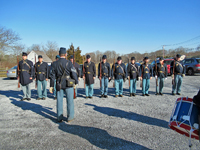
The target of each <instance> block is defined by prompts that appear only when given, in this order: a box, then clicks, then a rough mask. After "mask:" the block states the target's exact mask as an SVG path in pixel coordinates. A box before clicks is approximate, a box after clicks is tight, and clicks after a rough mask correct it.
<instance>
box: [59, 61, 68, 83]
mask: <svg viewBox="0 0 200 150" xmlns="http://www.w3.org/2000/svg"><path fill="white" fill-rule="evenodd" d="M67 66H68V62H67V63H66V68H67ZM60 67H61V69H62V70H63V74H62V76H61V80H62V79H63V78H64V76H65V74H66V68H64V67H63V66H62V64H61V63H60Z"/></svg>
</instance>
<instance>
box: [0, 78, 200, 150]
mask: <svg viewBox="0 0 200 150" xmlns="http://www.w3.org/2000/svg"><path fill="white" fill-rule="evenodd" d="M0 83H1V84H0V101H1V103H0V149H125V150H137V149H141V150H145V149H158V150H161V149H164V150H172V149H180V150H185V149H189V147H188V138H187V137H185V136H183V135H180V134H178V133H176V132H174V131H172V130H171V129H169V127H168V121H169V118H170V116H171V112H172V109H173V107H174V104H175V101H176V99H177V98H178V97H180V96H172V95H171V78H170V77H169V78H168V79H167V80H166V81H165V88H164V94H165V95H164V96H155V95H154V94H155V79H152V80H151V83H150V94H151V96H150V97H142V96H141V88H140V87H139V83H138V85H137V89H138V90H137V93H138V94H137V96H136V97H129V92H128V91H129V90H128V81H127V82H126V83H125V84H124V95H125V96H124V97H123V98H115V97H114V88H113V87H112V84H113V83H109V98H108V99H105V98H103V99H101V98H100V97H99V96H100V95H99V92H100V91H99V80H96V81H95V85H94V88H95V89H94V97H93V99H85V98H84V96H85V94H84V89H83V81H81V82H80V83H79V87H78V88H79V89H78V98H77V99H75V100H74V101H75V120H74V121H73V122H71V123H67V122H66V121H65V122H62V123H56V100H54V99H53V95H52V94H50V93H49V92H48V98H47V99H46V100H40V101H37V100H36V98H37V92H36V89H35V88H34V83H32V84H31V87H32V100H31V101H23V102H22V101H20V99H21V98H22V91H21V90H20V89H18V88H17V80H9V79H7V78H0ZM48 87H49V84H48ZM199 87H200V75H195V76H186V77H185V78H184V80H183V85H182V92H181V94H182V95H181V96H188V97H190V98H192V97H193V96H194V95H195V94H196V93H197V92H198V90H199ZM65 104H66V101H64V106H65V108H66V105H65ZM64 110H65V109H64ZM64 112H65V116H66V110H65V111H64ZM192 144H193V147H192V149H196V150H199V149H200V144H199V142H198V141H197V140H192Z"/></svg>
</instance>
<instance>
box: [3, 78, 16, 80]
mask: <svg viewBox="0 0 200 150" xmlns="http://www.w3.org/2000/svg"><path fill="white" fill-rule="evenodd" d="M3 80H17V78H3Z"/></svg>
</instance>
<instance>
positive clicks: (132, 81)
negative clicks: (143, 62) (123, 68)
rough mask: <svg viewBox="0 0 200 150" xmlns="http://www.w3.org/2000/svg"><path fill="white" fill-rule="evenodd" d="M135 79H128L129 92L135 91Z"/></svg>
mask: <svg viewBox="0 0 200 150" xmlns="http://www.w3.org/2000/svg"><path fill="white" fill-rule="evenodd" d="M136 82H137V81H136V79H130V87H129V90H130V93H134V94H135V93H136Z"/></svg>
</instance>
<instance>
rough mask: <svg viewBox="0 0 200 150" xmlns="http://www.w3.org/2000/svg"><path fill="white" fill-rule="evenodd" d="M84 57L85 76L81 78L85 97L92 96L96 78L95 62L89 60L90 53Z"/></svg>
mask: <svg viewBox="0 0 200 150" xmlns="http://www.w3.org/2000/svg"><path fill="white" fill-rule="evenodd" d="M86 59H87V61H86V62H85V63H84V68H85V76H83V80H85V94H86V99H87V98H92V96H93V85H94V80H95V78H96V67H95V64H94V63H93V62H91V57H90V55H87V56H86Z"/></svg>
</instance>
